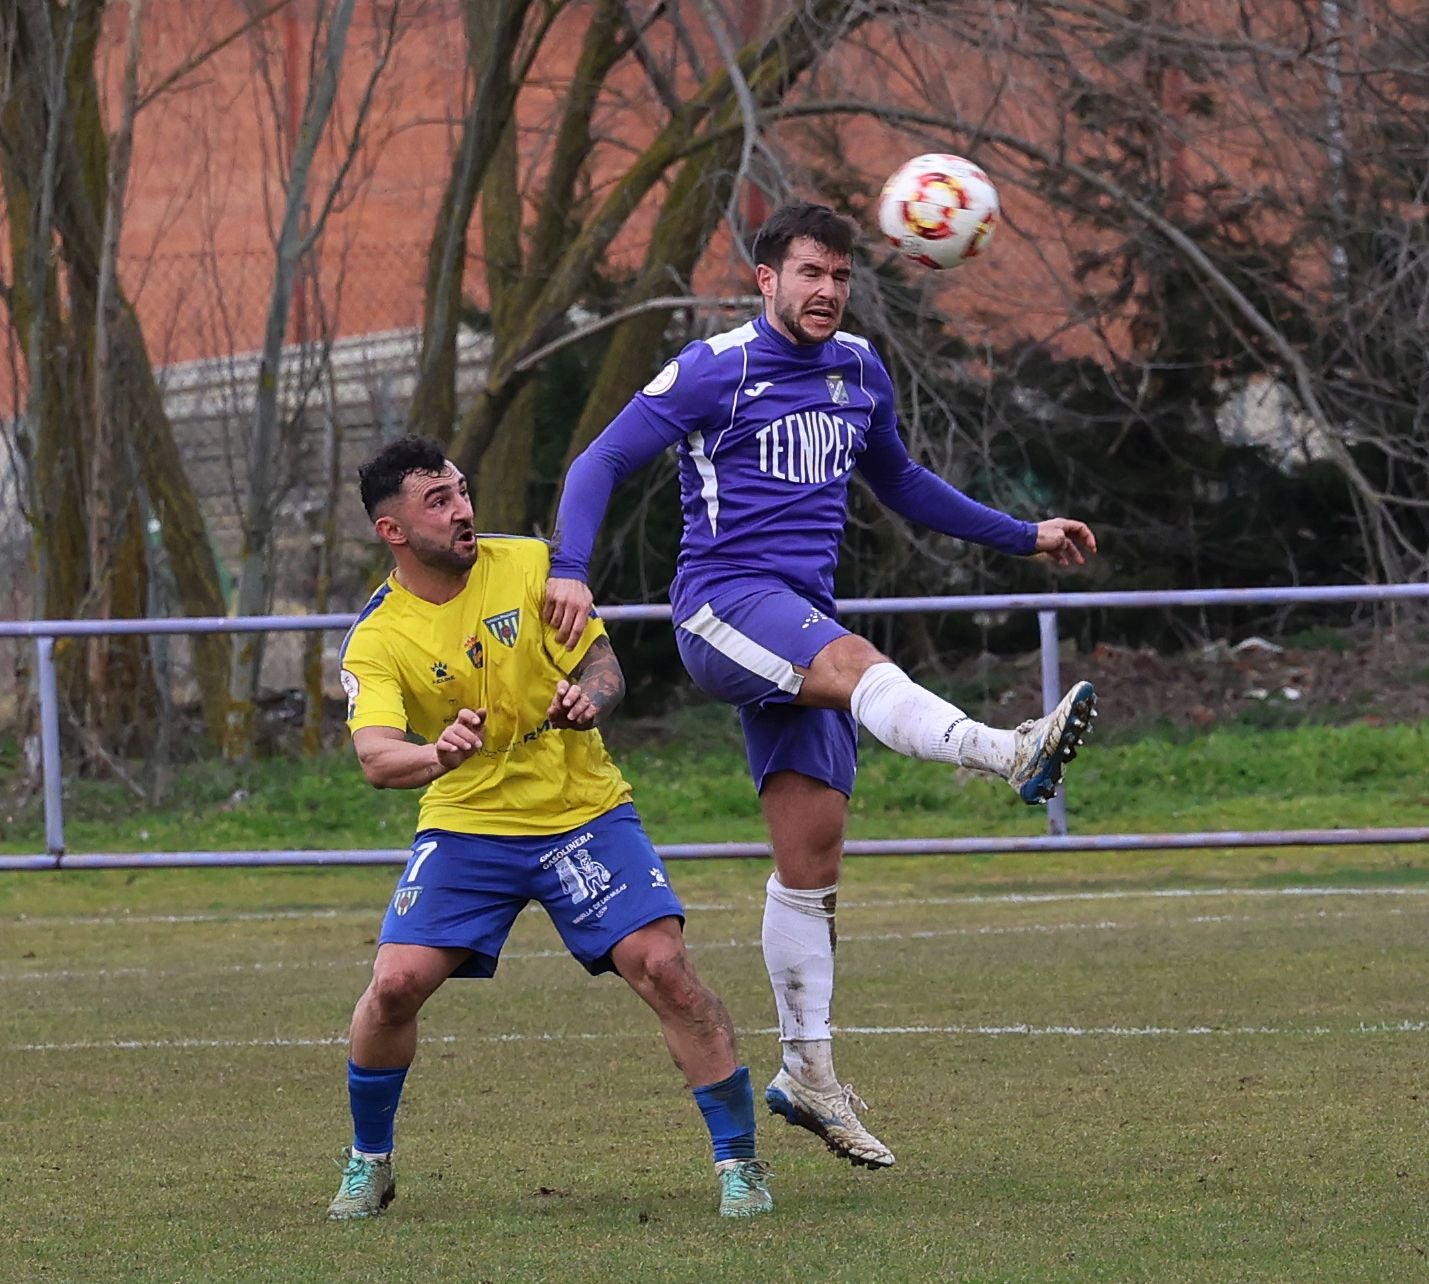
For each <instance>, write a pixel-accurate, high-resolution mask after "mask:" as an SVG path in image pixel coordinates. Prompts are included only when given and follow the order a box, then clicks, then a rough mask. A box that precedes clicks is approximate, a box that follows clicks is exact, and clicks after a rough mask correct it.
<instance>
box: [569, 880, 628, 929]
mask: <svg viewBox="0 0 1429 1284" xmlns="http://www.w3.org/2000/svg"><path fill="white" fill-rule="evenodd" d="M629 890H630V884H629V883H621V885H620V886H619V887H612V888H611V889H610V891H608V892H606V894H605V895H604V896H602V897H601V898H600V899H599V900H598V901H596V902H595V904H593V905H592V906H591V907H590V908H589V909H583V910H581V912H580V913H579V914H577V915H576V916H575V918H574V919H572V920H571V921H572V922H573V923H584V922H585V921H586V919H588V918H590V917H591V916H592V915H593V916H594V917H595V918H597V919H602V918H604V917H605V912H606V911H607V910H608V909H609V908H610V903H611V901H613V900H614V899H615V898H616V897H617V896H619V895H620V894H621V892H628V891H629Z"/></svg>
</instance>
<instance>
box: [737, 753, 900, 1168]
mask: <svg viewBox="0 0 1429 1284" xmlns="http://www.w3.org/2000/svg"><path fill="white" fill-rule="evenodd" d="M759 797H760V803H761V805H762V806H763V808H764V816H765V820H766V821H767V823H768V825H769V834H770V838H771V841H772V843H773V847H774V863H775V871H774V873H773V874H772V875H770V878H769V882H768V885H767V886H766V889H765V900H764V929H763V944H764V963H765V966H766V967H767V968H768V970H769V981H770V984H771V985H772V987H773V989H774V1006H775V1008H776V1010H777V1011H778V1014H779V1042H780V1047H781V1049H782V1051H783V1058H782V1064H781V1065H780V1068H779V1073H778V1074H776V1075H775V1076H774V1080H773V1082H772V1083H770V1085H769V1087H768V1088H767V1089H766V1090H765V1093H764V1100H765V1102H766V1104H767V1105H768V1106H769V1108H770V1110H772V1111H773V1112H774V1113H775V1114H777V1115H782V1116H783V1118H784V1119H786V1120H787V1121H788V1122H789V1123H791V1124H797V1125H798V1126H799V1127H801V1128H807V1129H808V1130H809V1131H810V1132H812V1133H813V1134H814V1135H815V1136H817V1137H819V1138H820V1139H822V1140H823V1142H824V1144H825V1145H827V1146H828V1148H829V1149H830V1150H831V1151H833V1153H834V1154H836V1155H839V1156H841V1157H842V1158H844V1159H847V1160H849V1161H850V1162H851V1163H853V1164H856V1165H860V1166H863V1167H867V1168H887V1167H889V1166H890V1165H891V1164H892V1163H893V1152H892V1151H891V1150H889V1149H888V1147H887V1146H885V1145H884V1144H883V1143H882V1142H881V1141H879V1140H878V1138H877V1137H875V1136H874V1135H873V1134H872V1133H871V1132H869V1131H868V1129H867V1128H866V1127H864V1125H863V1123H862V1122H861V1121H860V1120H859V1117H858V1115H857V1113H855V1110H854V1106H855V1103H857V1105H859V1106H860V1107H863V1108H865V1109H866V1108H867V1106H866V1103H865V1102H863V1101H862V1099H861V1098H860V1097H859V1096H858V1095H857V1093H855V1092H854V1090H853V1085H852V1084H842V1083H840V1082H839V1079H838V1075H837V1074H836V1073H835V1071H834V1058H833V1029H832V1026H831V1019H832V1005H833V993H834V957H835V947H836V945H837V940H838V933H837V928H836V925H835V917H834V916H835V911H836V908H837V902H838V882H839V866H840V862H841V860H842V857H843V839H844V825H845V821H846V819H847V813H848V799H847V797H846V796H845V795H844V794H843V793H841V792H840V791H839V790H837V789H834V788H832V787H831V786H829V785H826V784H824V783H823V782H822V781H819V780H814V779H812V778H810V777H809V776H805V775H803V774H801V773H799V772H796V771H777V772H775V773H773V774H772V775H769V776H766V777H765V778H764V784H763V788H762V789H761V791H760V795H759Z"/></svg>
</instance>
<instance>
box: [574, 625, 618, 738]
mask: <svg viewBox="0 0 1429 1284" xmlns="http://www.w3.org/2000/svg"><path fill="white" fill-rule="evenodd" d="M571 678H572V680H573V681H575V682H578V683H580V687H581V690H582V691H584V692H585V693H586V695H587V696H588V697H589V698H590V702H591V703H592V704H593V705H595V707H596V709H597V710H599V713H598V715H597V721H601V720H603V719H604V718H605V716H606V714H608V713H609V712H610V711H611V710H612V709H614V708H615V706H616V705H618V704H619V703H620V701H621V700H622V699H623V698H624V696H625V675H624V674H623V673H622V672H621V671H620V661H619V660H617V659H616V658H615V648H614V647H613V646H611V645H610V639H609V638H597V639H596V640H595V641H594V642H593V643H591V648H590V650H589V651H587V652H586V654H585V658H584V659H583V660H581V662H580V663H579V664H578V665H576V667H575V671H574V672H573V673H572V674H571Z"/></svg>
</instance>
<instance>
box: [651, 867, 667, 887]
mask: <svg viewBox="0 0 1429 1284" xmlns="http://www.w3.org/2000/svg"><path fill="white" fill-rule="evenodd" d="M650 886H651V887H669V886H670V884H669V883H667V882H666V881H665V871H664V870H663V869H661V868H660V867H659V866H658V865H652V866H651V867H650Z"/></svg>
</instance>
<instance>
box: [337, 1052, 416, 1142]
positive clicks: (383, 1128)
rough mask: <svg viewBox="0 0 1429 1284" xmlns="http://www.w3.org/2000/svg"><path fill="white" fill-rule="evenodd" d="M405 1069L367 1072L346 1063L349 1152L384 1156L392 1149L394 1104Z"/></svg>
mask: <svg viewBox="0 0 1429 1284" xmlns="http://www.w3.org/2000/svg"><path fill="white" fill-rule="evenodd" d="M406 1078H407V1067H406V1066H399V1067H398V1068H397V1069H395V1070H368V1069H366V1068H365V1067H363V1066H359V1065H356V1064H354V1063H353V1062H351V1061H349V1062H348V1063H347V1098H348V1100H349V1101H350V1102H351V1103H352V1148H353V1149H354V1150H360V1151H362V1152H363V1154H366V1155H385V1154H387V1153H388V1152H389V1151H390V1150H391V1149H392V1132H393V1129H394V1128H395V1127H396V1124H397V1102H398V1100H399V1099H400V1098H401V1096H402V1083H403V1081H404V1080H405V1079H406Z"/></svg>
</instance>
